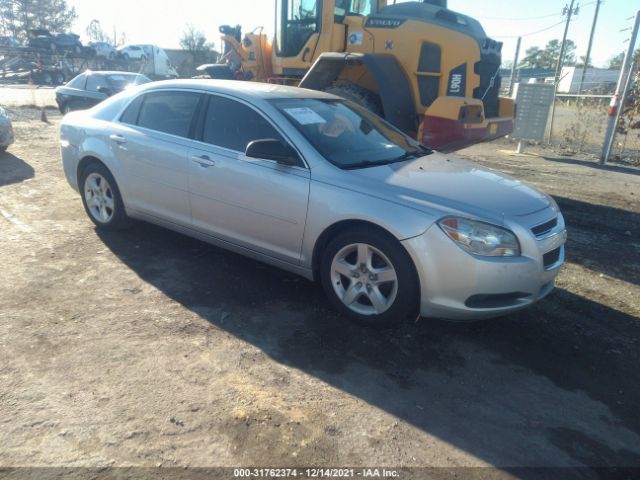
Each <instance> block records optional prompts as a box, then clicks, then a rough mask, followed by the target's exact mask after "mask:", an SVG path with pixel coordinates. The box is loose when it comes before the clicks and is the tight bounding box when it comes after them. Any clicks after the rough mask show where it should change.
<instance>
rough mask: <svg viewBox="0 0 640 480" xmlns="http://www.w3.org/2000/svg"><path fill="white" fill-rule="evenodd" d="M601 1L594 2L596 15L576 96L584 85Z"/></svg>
mask: <svg viewBox="0 0 640 480" xmlns="http://www.w3.org/2000/svg"><path fill="white" fill-rule="evenodd" d="M601 3H602V0H596V13H595V14H594V15H593V24H592V25H591V35H589V46H588V47H587V56H586V57H585V59H584V67H583V68H582V76H581V77H580V86H579V87H578V95H580V93H581V92H582V87H583V85H584V77H585V75H586V74H587V68H588V67H589V60H591V47H592V46H593V35H594V34H595V33H596V24H597V23H598V13H599V12H600V4H601Z"/></svg>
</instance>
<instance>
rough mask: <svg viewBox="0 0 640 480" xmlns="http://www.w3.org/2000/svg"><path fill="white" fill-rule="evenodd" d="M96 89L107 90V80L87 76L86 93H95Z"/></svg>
mask: <svg viewBox="0 0 640 480" xmlns="http://www.w3.org/2000/svg"><path fill="white" fill-rule="evenodd" d="M98 87H104V88H109V84H108V83H107V79H106V78H105V77H103V76H102V75H89V77H88V78H87V91H89V92H97V91H98Z"/></svg>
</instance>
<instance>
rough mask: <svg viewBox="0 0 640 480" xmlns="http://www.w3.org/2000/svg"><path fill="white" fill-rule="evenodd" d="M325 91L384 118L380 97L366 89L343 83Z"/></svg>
mask: <svg viewBox="0 0 640 480" xmlns="http://www.w3.org/2000/svg"><path fill="white" fill-rule="evenodd" d="M324 91H325V92H327V93H331V94H333V95H337V96H338V97H342V98H345V99H347V100H351V101H352V102H354V103H357V104H358V105H360V106H361V107H364V108H366V109H367V110H369V111H370V112H372V113H375V114H376V115H379V116H381V117H383V116H384V112H383V111H382V104H381V103H380V97H378V95H376V94H375V93H373V92H371V91H369V90H367V89H366V88H362V87H360V86H358V85H354V84H353V83H343V84H341V85H331V86H330V87H327V88H325V89H324Z"/></svg>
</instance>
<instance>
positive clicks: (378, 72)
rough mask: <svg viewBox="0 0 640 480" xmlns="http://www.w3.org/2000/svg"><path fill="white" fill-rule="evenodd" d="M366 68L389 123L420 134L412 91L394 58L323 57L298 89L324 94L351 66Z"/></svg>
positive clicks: (348, 55)
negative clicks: (357, 65) (323, 91)
mask: <svg viewBox="0 0 640 480" xmlns="http://www.w3.org/2000/svg"><path fill="white" fill-rule="evenodd" d="M353 64H359V65H363V66H364V67H365V68H366V70H367V71H368V72H369V73H370V74H371V76H372V77H373V80H374V82H375V84H376V87H377V88H378V92H379V96H380V101H381V104H382V108H383V110H384V112H385V119H386V120H387V121H388V122H390V123H391V124H392V125H394V126H395V127H396V128H399V129H400V130H402V131H404V132H417V130H418V117H417V115H416V111H415V102H414V99H413V94H412V91H413V90H412V88H411V84H410V82H409V78H408V77H407V74H406V73H405V71H404V69H403V68H402V66H401V65H400V63H399V62H398V59H397V58H396V57H394V56H393V55H383V54H362V53H348V52H347V53H333V52H332V53H323V54H321V55H320V56H319V57H318V59H317V60H316V61H315V62H314V63H313V65H312V66H311V68H310V69H309V71H308V72H307V73H306V75H305V76H304V77H303V79H302V80H301V81H300V84H299V85H298V86H299V87H301V88H310V89H312V90H324V89H325V88H327V87H329V86H331V85H333V84H334V82H335V81H336V80H337V79H338V77H339V76H340V74H341V73H342V71H343V70H344V69H345V68H346V67H348V66H349V65H353Z"/></svg>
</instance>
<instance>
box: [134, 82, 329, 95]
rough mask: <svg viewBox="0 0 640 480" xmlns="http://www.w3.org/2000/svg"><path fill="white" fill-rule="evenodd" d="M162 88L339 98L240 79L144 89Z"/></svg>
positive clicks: (160, 84) (150, 85)
mask: <svg viewBox="0 0 640 480" xmlns="http://www.w3.org/2000/svg"><path fill="white" fill-rule="evenodd" d="M161 88H184V89H190V88H193V89H198V90H205V91H210V92H212V93H226V94H228V95H232V96H237V97H245V98H253V99H274V98H323V99H337V98H339V97H336V96H335V95H331V94H329V93H325V92H320V91H317V90H309V89H306V88H298V87H288V86H285V85H277V84H273V83H260V82H243V81H239V80H208V79H194V80H165V81H161V82H153V83H148V84H146V85H145V86H144V88H143V90H145V91H148V90H156V89H161Z"/></svg>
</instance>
